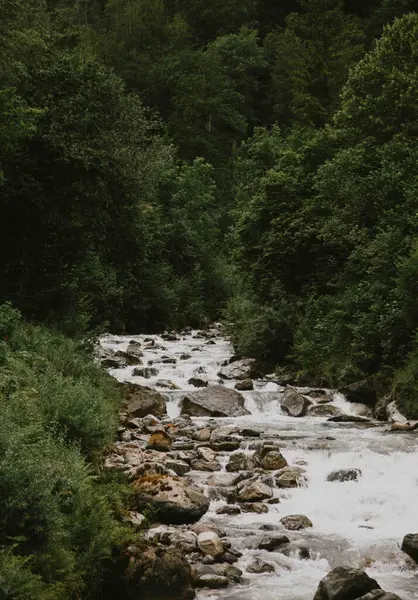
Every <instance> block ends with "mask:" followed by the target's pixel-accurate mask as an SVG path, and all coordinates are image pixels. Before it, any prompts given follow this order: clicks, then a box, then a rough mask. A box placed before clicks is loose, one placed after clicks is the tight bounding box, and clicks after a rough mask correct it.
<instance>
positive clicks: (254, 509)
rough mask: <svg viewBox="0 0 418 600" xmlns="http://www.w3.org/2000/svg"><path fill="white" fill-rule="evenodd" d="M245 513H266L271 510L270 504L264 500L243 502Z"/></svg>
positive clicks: (242, 509)
mask: <svg viewBox="0 0 418 600" xmlns="http://www.w3.org/2000/svg"><path fill="white" fill-rule="evenodd" d="M241 511H242V512H243V513H255V514H256V515H266V514H267V513H268V511H269V509H268V506H266V504H263V503H262V502H247V503H246V504H242V508H241Z"/></svg>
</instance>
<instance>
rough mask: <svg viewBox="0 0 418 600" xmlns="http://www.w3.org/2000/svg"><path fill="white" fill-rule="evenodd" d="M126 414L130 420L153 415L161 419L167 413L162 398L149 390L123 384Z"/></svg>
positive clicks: (130, 384) (139, 386)
mask: <svg viewBox="0 0 418 600" xmlns="http://www.w3.org/2000/svg"><path fill="white" fill-rule="evenodd" d="M123 387H124V399H125V402H126V404H127V406H126V412H127V414H128V417H129V418H130V419H132V418H135V417H146V416H147V415H155V416H157V417H161V416H162V415H165V414H166V412H167V409H166V402H165V399H164V397H163V396H162V395H161V394H159V393H158V392H156V391H155V390H151V389H150V388H147V387H143V386H141V385H135V384H132V383H128V384H124V386H123Z"/></svg>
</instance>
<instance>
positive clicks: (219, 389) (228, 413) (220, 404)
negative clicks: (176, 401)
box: [181, 385, 250, 417]
mask: <svg viewBox="0 0 418 600" xmlns="http://www.w3.org/2000/svg"><path fill="white" fill-rule="evenodd" d="M181 414H182V415H190V416H192V417H242V416H244V415H248V414H250V413H249V412H248V410H246V409H245V408H244V398H243V397H242V396H241V394H239V393H238V392H236V391H235V390H231V389H228V388H225V387H223V386H221V385H214V386H211V387H208V388H202V389H200V390H198V391H196V392H189V393H188V394H187V395H186V396H183V398H182V400H181Z"/></svg>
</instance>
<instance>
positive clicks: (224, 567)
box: [215, 563, 242, 583]
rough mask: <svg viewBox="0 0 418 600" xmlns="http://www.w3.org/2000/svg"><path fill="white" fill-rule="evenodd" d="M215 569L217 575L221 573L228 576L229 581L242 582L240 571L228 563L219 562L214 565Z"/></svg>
mask: <svg viewBox="0 0 418 600" xmlns="http://www.w3.org/2000/svg"><path fill="white" fill-rule="evenodd" d="M215 569H216V571H217V572H218V574H219V575H223V576H224V577H228V579H229V580H230V581H233V582H234V583H242V571H241V569H238V568H237V567H234V566H233V565H230V564H228V563H225V564H223V563H221V564H220V565H216V566H215Z"/></svg>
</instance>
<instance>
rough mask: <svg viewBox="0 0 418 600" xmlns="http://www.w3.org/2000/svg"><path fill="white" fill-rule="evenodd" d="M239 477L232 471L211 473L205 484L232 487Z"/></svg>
mask: <svg viewBox="0 0 418 600" xmlns="http://www.w3.org/2000/svg"><path fill="white" fill-rule="evenodd" d="M240 480H241V477H240V476H239V475H235V474H233V473H225V472H219V473H215V474H213V475H211V476H210V477H208V479H207V482H206V483H207V484H208V485H210V486H213V487H232V486H234V485H237V483H239V481H240Z"/></svg>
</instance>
